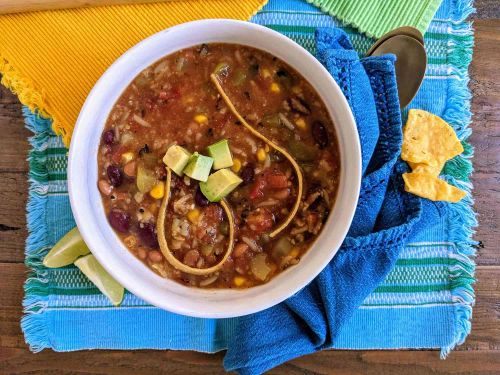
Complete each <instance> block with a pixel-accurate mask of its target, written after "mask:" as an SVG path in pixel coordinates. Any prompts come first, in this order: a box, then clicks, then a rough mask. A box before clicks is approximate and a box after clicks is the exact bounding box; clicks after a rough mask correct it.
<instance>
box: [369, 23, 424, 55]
mask: <svg viewBox="0 0 500 375" xmlns="http://www.w3.org/2000/svg"><path fill="white" fill-rule="evenodd" d="M396 35H406V36H409V37H412V38H414V39H416V40H418V41H419V42H420V43H421V44H422V45H424V36H423V35H422V33H421V32H420V30H419V29H416V28H414V27H411V26H402V27H398V28H397V29H394V30H391V31H389V32H388V33H385V34H384V35H382V36H381V37H380V38H379V39H377V41H376V42H375V43H373V45H372V46H371V47H370V49H369V50H368V52H367V53H366V56H371V54H372V52H373V51H374V50H375V48H377V47H378V46H379V45H381V44H382V43H383V42H385V41H386V40H387V39H389V38H392V37H393V36H396Z"/></svg>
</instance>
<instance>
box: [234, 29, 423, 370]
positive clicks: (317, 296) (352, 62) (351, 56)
mask: <svg viewBox="0 0 500 375" xmlns="http://www.w3.org/2000/svg"><path fill="white" fill-rule="evenodd" d="M316 48H317V57H318V59H319V60H320V61H321V62H322V63H323V65H324V66H325V67H326V68H327V69H328V71H329V72H330V73H331V74H332V75H333V77H334V78H335V80H336V81H337V83H338V84H339V86H340V87H341V89H342V90H343V92H344V94H345V96H346V98H347V100H348V102H349V105H350V106H351V109H352V111H353V113H354V115H355V118H356V123H357V127H358V132H359V137H360V141H361V147H362V152H363V169H364V171H365V172H364V176H363V181H362V190H361V194H360V199H359V204H358V209H357V211H356V214H355V217H354V220H353V223H352V226H351V229H350V232H349V235H348V237H347V238H346V239H345V241H344V243H343V245H342V247H341V249H340V250H339V252H338V253H337V255H336V256H335V257H334V259H333V260H332V261H331V262H330V264H329V265H328V266H327V267H326V268H325V269H324V270H323V271H322V272H321V273H320V275H319V276H318V277H317V278H316V279H315V280H314V281H313V282H312V283H311V284H309V285H308V286H306V287H305V288H304V289H302V290H301V291H300V292H298V293H297V294H296V295H294V296H293V297H291V298H289V299H288V300H286V301H285V302H283V303H281V304H279V305H277V306H275V307H272V308H270V309H267V310H265V311H262V312H260V313H257V314H253V315H249V316H246V317H243V318H240V319H239V321H238V326H237V328H236V330H235V334H234V335H233V337H231V338H230V340H229V344H228V351H227V354H226V357H225V359H224V366H225V367H226V369H227V370H237V371H238V372H240V373H242V374H259V373H262V372H264V371H266V370H268V369H270V368H272V367H274V366H277V365H279V364H281V363H283V362H285V361H287V360H290V359H292V358H295V357H297V356H300V355H304V354H308V353H312V352H315V351H317V350H322V349H326V348H331V347H332V346H333V344H334V342H335V340H336V338H337V337H338V334H339V332H340V330H341V329H342V326H343V325H344V324H345V323H346V321H348V319H349V318H350V317H351V316H352V314H353V312H354V311H355V310H356V308H357V307H359V305H360V304H361V303H362V302H363V300H364V299H365V297H366V296H367V295H368V294H369V293H371V292H372V291H373V290H374V289H375V288H376V287H377V286H378V285H379V284H380V283H381V282H382V281H383V280H384V278H385V277H386V275H387V274H388V272H389V271H390V270H391V268H392V267H393V266H394V264H395V261H396V259H397V257H398V254H399V252H400V251H401V249H402V248H403V247H404V245H405V244H406V242H407V239H408V236H409V235H410V234H411V233H412V231H413V230H414V229H415V227H416V226H417V224H418V222H419V219H420V213H421V209H422V206H421V202H420V200H419V199H418V198H416V197H414V196H412V195H410V194H407V193H405V192H404V189H403V184H402V179H401V173H402V172H404V171H405V170H406V165H405V164H404V163H402V162H398V157H399V153H400V147H401V143H402V131H401V129H402V125H401V113H400V110H399V101H398V99H397V87H396V81H395V73H394V61H395V58H394V56H382V57H373V58H367V59H362V60H359V59H358V57H357V53H355V52H354V50H353V48H352V46H351V44H350V42H349V39H348V37H347V35H346V34H345V33H344V32H343V31H341V30H340V29H328V28H324V29H318V30H317V32H316ZM377 135H379V136H378V137H377Z"/></svg>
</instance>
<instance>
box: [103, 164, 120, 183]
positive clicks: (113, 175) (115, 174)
mask: <svg viewBox="0 0 500 375" xmlns="http://www.w3.org/2000/svg"><path fill="white" fill-rule="evenodd" d="M106 173H107V175H108V178H109V182H111V185H113V186H114V187H117V186H120V185H121V184H122V182H123V174H122V171H121V170H120V168H118V167H117V166H116V165H110V166H109V167H108V168H107V169H106Z"/></svg>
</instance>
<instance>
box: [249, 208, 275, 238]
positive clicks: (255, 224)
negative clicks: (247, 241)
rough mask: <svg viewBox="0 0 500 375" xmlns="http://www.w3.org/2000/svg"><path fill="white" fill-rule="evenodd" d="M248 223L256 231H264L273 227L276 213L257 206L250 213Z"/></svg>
mask: <svg viewBox="0 0 500 375" xmlns="http://www.w3.org/2000/svg"><path fill="white" fill-rule="evenodd" d="M247 224H248V227H249V228H250V229H251V230H253V231H254V232H257V233H260V232H264V231H266V230H268V229H271V228H272V227H273V225H274V215H273V214H272V212H271V211H269V210H268V209H267V208H262V207H261V208H257V209H256V210H255V211H253V212H251V213H250V215H248V217H247Z"/></svg>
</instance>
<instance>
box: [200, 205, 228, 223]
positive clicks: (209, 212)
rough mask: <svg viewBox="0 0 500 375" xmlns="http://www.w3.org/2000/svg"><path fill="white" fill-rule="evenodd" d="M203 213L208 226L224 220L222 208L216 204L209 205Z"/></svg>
mask: <svg viewBox="0 0 500 375" xmlns="http://www.w3.org/2000/svg"><path fill="white" fill-rule="evenodd" d="M204 213H205V221H206V222H207V223H208V224H212V223H214V222H215V223H217V224H218V223H220V222H221V221H222V219H223V218H224V213H223V212H222V208H221V207H220V206H219V205H217V204H211V205H209V206H208V207H207V208H205V210H204Z"/></svg>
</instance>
